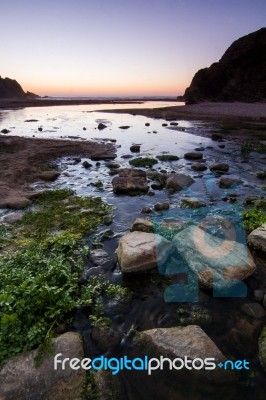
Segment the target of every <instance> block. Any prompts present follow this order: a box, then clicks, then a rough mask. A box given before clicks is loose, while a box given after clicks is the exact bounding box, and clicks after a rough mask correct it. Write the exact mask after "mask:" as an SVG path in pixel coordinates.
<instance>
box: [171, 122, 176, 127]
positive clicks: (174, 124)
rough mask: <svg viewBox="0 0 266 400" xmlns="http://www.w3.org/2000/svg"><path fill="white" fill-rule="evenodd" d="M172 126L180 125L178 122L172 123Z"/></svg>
mask: <svg viewBox="0 0 266 400" xmlns="http://www.w3.org/2000/svg"><path fill="white" fill-rule="evenodd" d="M170 125H172V126H177V125H178V122H170Z"/></svg>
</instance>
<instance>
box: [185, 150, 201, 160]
mask: <svg viewBox="0 0 266 400" xmlns="http://www.w3.org/2000/svg"><path fill="white" fill-rule="evenodd" d="M184 157H185V159H186V160H201V159H202V158H203V154H202V153H195V152H193V151H191V152H189V153H186V154H185V155H184Z"/></svg>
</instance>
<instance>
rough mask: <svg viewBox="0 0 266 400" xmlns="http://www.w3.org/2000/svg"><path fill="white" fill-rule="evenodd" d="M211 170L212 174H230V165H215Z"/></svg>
mask: <svg viewBox="0 0 266 400" xmlns="http://www.w3.org/2000/svg"><path fill="white" fill-rule="evenodd" d="M210 170H211V171H212V172H219V173H222V172H228V171H229V165H228V164H223V163H221V164H213V165H211V166H210Z"/></svg>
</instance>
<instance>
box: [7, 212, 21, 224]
mask: <svg viewBox="0 0 266 400" xmlns="http://www.w3.org/2000/svg"><path fill="white" fill-rule="evenodd" d="M22 218H23V214H22V213H11V214H8V215H5V216H4V218H3V220H2V221H3V222H5V223H6V224H15V223H16V222H19V221H21V220H22Z"/></svg>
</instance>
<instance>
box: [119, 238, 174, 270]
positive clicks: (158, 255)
mask: <svg viewBox="0 0 266 400" xmlns="http://www.w3.org/2000/svg"><path fill="white" fill-rule="evenodd" d="M170 249H171V243H170V242H169V241H168V240H166V239H164V238H163V237H161V236H159V235H155V234H153V233H146V232H130V233H128V234H126V235H125V236H123V237H122V238H121V239H120V241H119V245H118V248H117V250H116V252H117V257H118V262H119V265H120V267H121V271H122V272H123V273H124V274H127V273H133V272H145V271H149V270H151V269H154V268H156V267H157V265H158V263H160V262H164V261H165V260H166V258H167V257H168V255H169V252H170Z"/></svg>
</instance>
